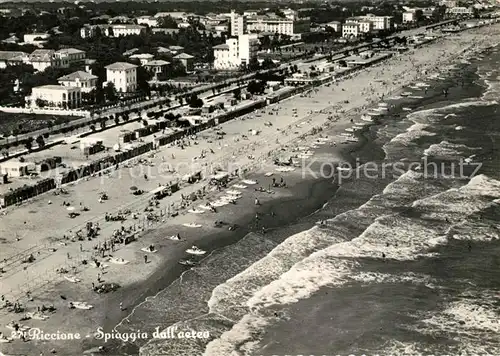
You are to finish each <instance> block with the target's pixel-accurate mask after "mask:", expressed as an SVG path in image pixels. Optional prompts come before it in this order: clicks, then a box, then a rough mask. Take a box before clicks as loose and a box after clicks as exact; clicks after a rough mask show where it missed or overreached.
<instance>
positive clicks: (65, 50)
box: [56, 48, 85, 54]
mask: <svg viewBox="0 0 500 356" xmlns="http://www.w3.org/2000/svg"><path fill="white" fill-rule="evenodd" d="M56 53H61V54H77V53H85V51H82V50H80V49H76V48H63V49H60V50H59V51H57V52H56Z"/></svg>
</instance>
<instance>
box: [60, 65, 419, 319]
mask: <svg viewBox="0 0 500 356" xmlns="http://www.w3.org/2000/svg"><path fill="white" fill-rule="evenodd" d="M382 66H383V63H382ZM347 80H350V79H347ZM414 80H415V79H412V80H410V81H414ZM358 114H359V113H358V112H357V111H353V112H352V113H351V115H358ZM346 124H347V126H349V123H348V122H347V123H346V122H344V125H346ZM336 125H338V123H332V125H331V126H336ZM331 129H332V130H335V129H336V128H335V127H333V128H331ZM337 129H339V128H337ZM340 130H342V125H340ZM323 133H324V132H323ZM342 148H346V149H349V148H352V147H349V146H348V145H345V146H342V145H341V149H340V150H342ZM344 153H345V152H344ZM250 177H252V175H250ZM292 189H293V188H292ZM282 198H283V199H285V198H287V197H286V196H285V197H282ZM271 200H272V201H275V200H276V199H271ZM269 204H270V206H272V203H269ZM246 205H250V207H249V208H248V210H252V208H251V207H252V203H251V199H250V201H249V202H247V203H246ZM266 207H267V203H266V201H264V199H263V206H262V210H265V208H266ZM252 214H253V213H251V212H248V213H247V215H248V216H251V215H252ZM243 220H245V219H244V218H243ZM243 224H244V223H242V225H243ZM167 225H168V224H167ZM174 226H175V225H174ZM163 229H167V228H166V227H165V228H156V229H155V230H153V231H146V232H145V233H147V234H151V235H157V234H161V232H160V231H159V230H163ZM239 233H240V232H236V233H235V234H232V235H233V237H232V238H230V240H232V239H233V238H234V236H235V235H238V234H239ZM214 234H217V232H215V233H214ZM241 234H242V235H243V230H241ZM244 235H245V236H246V233H245V234H244ZM210 237H211V235H209V236H208V237H202V238H204V239H209V240H210ZM242 237H243V236H242ZM157 238H158V237H157ZM148 239H149V240H151V239H153V240H154V239H155V238H154V237H148ZM239 239H241V238H239ZM239 239H237V240H238V241H239ZM233 242H234V241H233ZM200 246H201V247H203V244H200ZM174 250H175V251H173V252H172V253H173V254H174V255H176V254H178V255H177V256H179V255H180V254H181V253H183V252H181V249H174ZM156 257H157V256H156ZM174 263H175V265H174V266H172V264H174ZM169 267H170V269H169V270H168V271H167V273H166V274H169V273H172V276H173V275H175V273H180V270H181V268H179V267H178V265H177V263H176V261H172V260H170V259H168V260H166V261H164V262H163V263H161V262H158V263H157V264H156V262H155V269H156V272H154V273H153V274H152V275H149V276H145V277H146V278H147V280H146V282H142V283H141V282H138V283H139V284H138V285H135V284H131V285H129V286H128V287H124V288H123V290H125V289H127V288H129V287H130V288H132V289H133V288H134V287H135V288H136V289H141V288H140V287H144V285H147V284H151V285H154V284H155V280H158V279H162V278H165V276H164V275H162V274H163V273H165V268H169ZM175 267H177V268H175ZM151 279H152V280H151ZM167 279H168V278H167ZM119 293H120V292H118V293H115V294H113V293H112V294H109V295H107V296H105V298H104V299H106V298H107V299H109V300H111V303H110V304H111V305H117V304H115V303H114V301H116V302H118V299H119V298H118V294H119ZM123 293H125V292H123ZM149 293H150V292H149V291H142V289H141V293H140V294H149ZM115 295H116V296H115ZM113 297H114V298H113ZM114 299H115V300H114ZM118 303H119V302H118ZM124 304H125V303H124ZM96 309H98V308H96ZM58 311H59V309H58ZM83 315H85V314H82V317H83ZM109 323H110V324H113V322H112V321H111V320H109Z"/></svg>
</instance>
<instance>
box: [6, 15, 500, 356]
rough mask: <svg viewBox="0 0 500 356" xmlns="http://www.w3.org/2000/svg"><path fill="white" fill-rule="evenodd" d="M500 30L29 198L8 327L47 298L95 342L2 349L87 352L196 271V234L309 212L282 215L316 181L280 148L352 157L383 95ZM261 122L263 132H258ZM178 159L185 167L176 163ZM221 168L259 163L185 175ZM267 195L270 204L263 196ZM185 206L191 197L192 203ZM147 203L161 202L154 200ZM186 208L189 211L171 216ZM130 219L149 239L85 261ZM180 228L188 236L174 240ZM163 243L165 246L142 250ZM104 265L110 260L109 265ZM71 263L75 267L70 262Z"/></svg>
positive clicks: (9, 257) (215, 237)
mask: <svg viewBox="0 0 500 356" xmlns="http://www.w3.org/2000/svg"><path fill="white" fill-rule="evenodd" d="M498 32H499V27H498V25H494V26H489V27H485V28H481V29H475V30H471V31H466V32H463V33H460V34H451V35H448V36H446V37H443V38H440V39H438V40H437V41H435V42H433V43H431V44H429V45H426V46H424V47H421V48H418V49H415V50H410V51H408V52H406V53H404V54H400V55H396V56H394V57H393V58H391V59H389V60H387V61H384V62H383V63H380V64H377V65H375V66H373V67H369V68H367V69H364V70H362V71H360V72H357V73H356V74H355V75H353V76H352V77H350V78H346V79H344V80H342V81H340V82H338V83H332V84H329V85H325V86H321V87H318V88H315V89H313V90H311V91H309V92H307V93H303V94H300V95H296V96H295V97H293V98H290V99H287V100H285V101H282V102H279V103H277V104H274V105H271V106H268V107H266V108H264V109H262V110H259V112H253V113H250V114H248V115H245V116H244V117H241V118H238V119H235V120H232V121H229V122H227V123H224V124H222V125H220V127H219V128H217V130H216V129H212V130H209V131H206V132H201V133H198V134H197V135H196V136H193V137H191V138H190V139H189V142H187V141H186V142H185V144H184V145H183V147H180V146H179V145H172V146H169V147H162V148H160V149H159V150H158V151H156V152H154V154H150V155H149V156H148V157H147V159H146V160H143V161H142V162H139V160H138V159H136V160H134V161H133V162H130V163H129V168H127V167H120V168H119V169H118V170H114V171H112V172H110V173H109V174H105V175H102V176H101V177H95V178H91V179H88V180H82V181H80V182H77V183H76V184H73V185H70V186H67V187H65V189H66V190H67V192H68V194H67V195H57V196H56V195H53V194H52V193H48V194H45V195H42V196H39V197H37V198H35V199H34V200H32V201H30V202H28V203H25V204H23V205H21V206H19V207H13V208H9V209H7V210H6V211H5V212H6V213H5V215H3V216H1V217H0V236H2V241H1V242H2V250H1V252H0V260H4V259H5V261H4V265H3V266H4V267H3V268H4V273H3V274H2V275H1V279H0V283H1V291H2V294H3V295H4V296H5V298H6V299H8V300H10V301H12V302H15V301H19V302H20V303H22V306H23V307H24V308H26V309H25V311H24V312H23V313H17V314H14V313H9V312H7V311H6V309H5V308H4V309H1V310H0V331H2V332H3V333H4V335H10V332H11V330H9V329H8V328H6V327H5V326H6V325H7V324H8V323H9V322H11V321H12V320H19V319H20V318H21V317H22V316H23V315H24V314H26V312H36V311H37V309H38V308H39V307H41V306H42V305H45V306H49V305H53V306H54V307H55V308H56V311H55V312H54V313H46V316H48V319H46V320H36V318H32V319H30V320H26V321H21V323H22V324H24V325H27V326H30V327H35V328H40V329H42V330H43V331H44V332H46V333H55V332H56V331H57V330H59V331H61V332H67V333H76V332H78V333H80V334H81V335H82V338H83V341H82V340H75V341H71V342H69V341H61V340H55V341H44V342H40V341H37V340H31V341H26V342H23V341H21V340H14V341H12V342H10V343H0V350H1V351H2V352H5V353H7V354H9V353H16V354H23V353H24V354H33V350H37V352H38V353H40V352H43V354H45V353H48V352H50V351H51V350H55V351H56V352H57V354H59V355H73V354H76V353H78V352H81V351H82V350H83V349H84V348H85V347H87V346H89V345H95V344H96V341H95V340H93V337H92V335H93V333H94V332H95V330H96V329H97V328H98V327H99V326H102V327H104V328H106V329H108V330H109V329H111V328H113V327H114V326H115V325H116V324H117V323H118V322H120V321H122V319H123V318H125V319H124V321H123V322H124V323H126V317H127V315H129V314H130V312H132V310H133V308H134V306H135V305H136V304H137V303H138V302H140V301H142V300H144V299H145V298H146V297H148V296H151V295H154V294H155V293H156V292H158V291H159V289H161V288H163V287H164V286H165V285H167V284H169V283H171V282H172V281H174V280H175V279H177V278H178V277H179V275H181V273H182V271H184V270H185V267H183V266H180V265H179V264H178V262H179V260H180V259H181V258H186V253H185V250H186V249H187V248H189V247H191V246H192V245H193V244H194V245H196V246H199V247H200V248H201V249H203V250H205V251H207V253H210V251H212V250H213V249H214V248H216V247H220V246H224V245H227V244H231V243H234V242H236V241H238V238H240V237H241V236H243V235H245V234H246V233H247V232H250V231H255V232H261V230H262V228H264V229H266V228H273V227H277V226H280V225H286V223H287V219H288V218H291V219H293V218H294V216H295V215H298V214H294V213H293V212H292V213H290V217H286V216H285V217H283V214H280V213H279V212H277V216H278V217H277V218H274V216H273V215H270V214H271V213H274V211H273V210H274V209H276V206H279V204H278V203H279V202H283V201H287V200H293V199H298V197H297V194H298V192H300V191H301V189H303V188H300V189H299V188H298V187H299V186H300V184H301V183H303V182H304V179H303V178H304V177H303V176H302V175H301V169H299V168H297V169H295V170H294V171H288V172H287V171H283V170H282V171H277V170H276V168H277V167H276V166H275V165H274V164H273V163H272V158H273V157H281V156H286V155H289V154H291V153H294V152H297V151H299V150H300V151H302V152H307V151H310V152H311V153H314V152H316V151H318V149H320V148H321V146H322V145H327V146H328V147H329V150H328V156H326V155H325V154H317V155H316V156H314V159H316V160H318V162H321V161H325V160H328V161H330V162H342V161H343V160H346V159H348V156H347V155H346V153H347V152H348V151H350V150H352V149H354V143H352V142H351V143H349V144H348V143H343V142H346V135H345V133H346V132H349V131H346V129H350V128H352V126H353V125H355V124H358V125H361V124H363V123H364V125H368V124H370V123H369V122H368V121H364V122H363V121H362V120H361V115H362V114H364V113H367V112H369V111H370V107H371V106H373V105H375V106H376V104H377V103H378V102H379V101H380V100H382V99H384V98H387V97H388V96H393V95H398V94H400V93H401V92H402V91H403V89H402V87H403V86H405V85H408V84H410V83H413V84H415V83H416V82H417V81H419V80H423V79H424V78H425V77H426V76H430V75H433V74H436V75H439V74H440V73H442V72H444V71H446V68H447V67H449V66H451V65H452V64H453V63H454V62H455V61H457V60H460V59H461V58H466V56H467V55H470V54H472V53H473V52H474V51H477V50H480V49H481V48H484V47H487V46H491V45H493V43H491V38H492V36H493V35H498ZM252 130H256V131H259V132H258V134H255V135H253V134H252ZM217 131H223V132H224V133H225V134H224V135H223V138H222V139H220V140H217V139H216V137H217V136H219V135H217ZM320 138H323V139H324V140H323V141H321V140H319V139H320ZM318 140H319V141H318ZM306 156H309V155H306ZM307 159H312V158H311V157H308V158H307ZM165 167H166V168H165ZM172 168H174V169H175V172H172V171H171V170H172ZM214 168H220V169H222V170H223V171H228V172H233V171H235V169H240V171H243V170H244V169H248V173H247V174H245V176H243V177H235V179H233V180H232V181H231V182H230V184H229V186H228V187H227V188H225V189H223V190H221V191H219V190H217V189H215V188H213V187H208V186H207V185H208V179H207V178H205V179H203V180H202V181H200V182H196V183H194V184H189V183H187V182H183V181H182V178H183V177H184V176H186V175H189V174H192V173H194V172H197V171H201V172H202V174H203V177H209V176H210V175H211V174H213V172H214ZM271 172H272V173H273V174H272V175H271V174H270V173H271ZM266 173H268V174H266ZM145 175H147V179H146V178H145ZM273 178H275V179H276V180H277V182H279V181H280V179H281V178H283V179H284V181H285V182H286V187H276V188H275V187H269V185H271V184H272V179H273ZM171 181H180V182H181V183H180V184H181V186H182V189H181V190H180V191H178V192H176V193H174V194H173V195H172V196H168V197H165V198H164V199H162V200H159V201H158V205H157V206H154V207H151V206H150V204H151V203H150V199H151V197H152V194H151V193H148V192H151V191H153V190H154V189H155V188H157V187H158V185H159V184H167V183H168V182H171ZM254 182H255V183H254ZM252 183H253V184H252ZM132 186H135V187H138V189H141V190H144V191H145V192H146V193H145V194H143V195H139V196H134V195H132V193H131V190H130V187H132ZM203 187H207V188H205V192H204V194H203V195H202V196H201V197H199V198H198V199H197V200H196V201H194V202H186V201H184V202H183V200H182V197H181V195H183V196H187V195H189V194H191V193H195V192H199V191H203ZM257 187H262V189H263V190H268V189H269V190H271V191H272V193H266V192H261V191H255V188H257ZM324 189H327V188H324ZM328 189H332V190H334V189H335V186H334V185H332V184H330V188H328ZM102 191H105V192H106V193H107V194H108V196H109V200H106V201H104V202H102V203H99V202H98V195H99V192H102ZM230 191H240V194H241V198H237V199H235V200H236V205H233V204H231V203H227V204H225V205H222V204H221V206H220V207H217V208H216V211H217V212H216V213H213V212H211V211H209V210H208V209H203V206H204V205H206V203H207V201H211V202H216V201H219V202H220V201H221V197H222V196H227V195H228V194H230V193H231V192H230ZM228 192H229V193H228ZM233 193H234V192H233ZM200 195H201V194H200ZM235 195H237V194H235ZM301 198H302V199H304V197H301ZM256 199H257V200H258V203H259V204H256V203H257V202H256ZM49 200H50V204H49ZM63 202H70V204H71V206H75V207H78V206H80V205H81V206H86V207H88V208H89V211H88V212H85V213H82V214H81V215H80V216H77V217H76V218H74V219H69V218H68V217H67V209H66V207H65V206H62V203H63ZM318 204H321V198H320V197H315V198H314V199H312V200H311V203H310V206H309V207H308V208H309V209H312V210H314V209H315V208H316V205H318ZM182 205H184V208H182V209H181V206H182ZM147 207H150V209H149V210H151V211H145V209H146V208H147ZM125 210H130V211H131V212H136V215H137V219H132V216H131V215H132V214H127V219H126V220H125V221H106V220H105V218H104V216H105V214H110V215H114V214H119V212H124V211H125ZM189 210H191V212H189ZM174 211H178V212H179V214H178V215H177V216H175V217H170V216H169V215H170V214H171V213H172V212H174ZM256 212H257V213H259V214H262V216H263V218H262V220H261V221H260V222H256V221H255V220H256V219H255V214H256ZM150 213H152V214H154V215H155V218H154V219H153V220H148V218H147V216H148V214H150ZM285 215H286V214H285ZM280 216H281V218H280ZM264 217H265V218H264ZM216 220H222V221H224V222H227V223H228V224H238V225H239V226H240V227H239V228H237V229H235V230H231V231H230V230H228V229H227V227H226V226H224V227H223V228H218V227H214V222H215V221H216ZM88 221H92V222H93V223H99V227H100V231H99V235H98V236H97V238H95V239H92V240H91V241H87V239H85V238H84V239H83V240H82V241H79V240H78V238H76V239H73V240H75V241H74V242H72V241H71V240H72V235H73V234H75V233H76V232H77V231H78V230H82V231H85V226H86V224H87V222H88ZM186 225H190V226H191V227H190V226H186ZM198 225H199V226H198ZM193 226H196V227H193ZM120 230H131V231H135V232H136V236H137V241H135V242H132V243H131V244H127V245H119V246H118V245H117V246H113V249H114V251H107V252H105V256H104V257H97V260H98V261H99V262H100V263H101V267H99V268H97V267H91V266H89V265H83V264H82V263H81V262H82V260H84V259H85V260H86V261H88V262H90V261H91V260H92V258H93V257H94V258H95V252H96V250H95V249H94V248H95V247H96V246H99V247H100V246H102V245H103V243H104V242H105V241H109V239H110V237H111V236H112V234H113V233H114V232H115V231H120ZM177 234H179V236H180V237H181V241H172V240H169V239H168V237H170V236H173V235H177ZM65 237H66V238H65ZM151 245H153V246H154V250H155V251H157V252H151V253H150V252H145V251H142V250H141V249H142V248H147V247H148V246H151ZM30 246H33V247H32V251H33V256H34V258H35V260H34V261H33V262H32V263H29V264H23V263H20V261H18V260H16V257H15V256H16V254H19V253H22V251H25V250H26V248H28V247H30ZM23 256H25V255H23ZM145 256H147V263H145ZM17 257H18V258H19V256H17ZM102 264H104V265H105V266H106V267H104V268H102ZM61 268H64V269H66V270H67V271H68V273H65V274H61V273H59V272H58V270H60V269H61ZM99 281H100V282H104V283H106V282H109V283H116V284H118V285H119V286H120V288H119V289H118V290H117V291H115V292H110V293H107V294H98V293H96V292H95V291H94V290H93V288H92V287H93V284H95V285H98V284H99V283H100V282H99ZM155 288H157V290H156V291H155ZM28 291H29V292H30V293H29V294H27V292H28ZM69 301H84V302H86V303H88V304H89V305H92V306H93V308H92V309H85V308H83V309H79V308H76V309H70V308H68V303H69ZM2 303H3V302H2ZM120 303H122V304H121V306H120ZM159 317H161V316H159Z"/></svg>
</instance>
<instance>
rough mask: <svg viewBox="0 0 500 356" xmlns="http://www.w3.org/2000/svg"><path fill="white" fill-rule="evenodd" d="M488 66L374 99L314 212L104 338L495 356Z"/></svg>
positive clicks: (224, 350)
mask: <svg viewBox="0 0 500 356" xmlns="http://www.w3.org/2000/svg"><path fill="white" fill-rule="evenodd" d="M499 64H500V53H499V52H498V50H497V49H493V50H490V51H489V52H487V53H484V54H483V55H481V56H479V57H478V58H476V59H474V60H471V62H468V63H467V62H461V63H459V64H457V65H455V66H453V67H450V68H448V73H446V74H442V75H440V76H439V77H438V76H437V75H435V76H432V75H430V76H429V78H428V79H426V80H425V81H424V80H422V83H414V87H411V88H405V91H409V92H412V95H411V96H408V97H397V96H396V97H392V98H386V103H387V104H388V105H389V106H391V109H390V112H389V114H388V115H385V116H384V117H382V118H381V119H380V120H378V122H377V124H376V125H373V126H371V127H370V128H369V129H368V130H367V131H365V132H364V133H363V136H364V139H365V140H366V143H365V144H364V145H363V147H361V148H360V149H359V150H358V151H356V152H352V153H351V157H350V158H351V160H350V161H351V163H353V162H355V161H356V160H358V161H359V162H360V164H361V168H360V169H359V171H361V173H360V174H359V176H358V177H353V178H350V179H347V180H346V181H344V182H343V183H342V184H341V186H340V188H339V189H338V190H337V191H336V192H335V190H331V192H330V193H331V194H332V195H333V196H331V198H330V199H329V200H328V204H326V205H325V206H324V207H323V208H322V209H320V210H318V211H317V212H316V213H314V214H313V215H310V216H307V217H303V218H302V219H300V220H299V222H298V223H294V224H292V225H290V226H288V227H286V228H283V229H281V230H279V231H275V232H274V233H273V234H270V235H269V236H267V237H266V238H263V237H262V236H260V235H258V234H253V233H251V234H249V235H247V236H246V237H245V238H243V239H242V240H240V241H239V242H238V243H236V244H234V245H231V246H228V247H225V248H224V249H220V250H217V251H215V252H214V253H213V254H212V255H211V256H210V257H208V258H207V259H205V261H204V263H203V264H202V266H201V267H199V268H197V269H195V270H193V271H191V272H188V273H185V274H184V275H183V276H182V278H181V279H180V280H178V281H176V282H175V283H174V284H173V285H171V286H169V287H168V288H167V289H165V290H164V291H163V292H162V295H161V298H155V299H154V300H150V301H149V302H148V301H147V302H145V303H143V304H142V305H141V306H140V307H139V309H138V312H137V313H136V315H137V318H138V319H134V318H131V320H130V322H129V323H130V324H129V325H127V323H124V324H122V325H120V327H119V328H118V329H119V330H122V331H126V330H132V329H134V328H138V327H142V326H146V325H148V324H149V325H153V324H155V323H156V324H161V325H164V326H165V327H166V326H169V325H175V326H177V327H178V328H179V329H194V330H198V331H208V332H209V333H210V338H209V339H183V340H179V339H176V340H162V341H158V340H156V341H150V342H147V343H145V342H139V343H136V345H135V346H136V347H138V346H141V351H140V352H141V355H172V356H182V355H202V354H204V355H207V356H211V355H214V356H219V355H220V356H225V355H228V356H229V355H285V354H289V355H298V354H307V355H334V354H339V355H347V354H356V355H358V354H362V353H364V354H375V353H381V354H386V355H389V354H392V355H401V354H408V355H430V354H439V355H445V354H449V355H479V354H481V355H486V354H488V355H500V173H499V172H500V171H499V168H500V152H499V150H500V145H498V143H497V141H498V139H499V138H500V117H499V114H500V111H499V110H500V105H499V104H498V103H497V100H498V97H499V95H500V80H499V75H500V65H499ZM424 84H426V85H427V86H424ZM443 89H447V90H448V95H447V96H445V95H443ZM323 150H324V151H325V150H326V151H325V152H326V153H327V148H324V149H323ZM325 152H323V153H325ZM367 162H375V163H377V164H378V166H377V167H378V168H377V169H376V171H377V172H378V173H377V175H378V176H377V177H376V178H371V177H368V176H366V174H364V173H363V167H364V166H363V164H366V163H367ZM382 163H385V165H382ZM476 164H480V168H479V170H478V171H477V172H476V171H475V170H476ZM313 196H314V194H313ZM315 199H318V197H316V198H315ZM285 205H286V203H285ZM319 220H325V221H326V225H323V226H319V225H318V226H314V223H315V222H317V221H319ZM311 226H313V227H312V228H311ZM159 305H160V306H159ZM141 318H142V319H141Z"/></svg>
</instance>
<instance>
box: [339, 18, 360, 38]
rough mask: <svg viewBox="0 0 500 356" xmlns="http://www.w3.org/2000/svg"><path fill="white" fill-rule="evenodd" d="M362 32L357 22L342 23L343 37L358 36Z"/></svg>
mask: <svg viewBox="0 0 500 356" xmlns="http://www.w3.org/2000/svg"><path fill="white" fill-rule="evenodd" d="M360 34H361V30H360V29H359V24H358V23H356V22H346V23H345V24H344V25H342V37H345V38H348V37H358V36H359V35H360Z"/></svg>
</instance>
